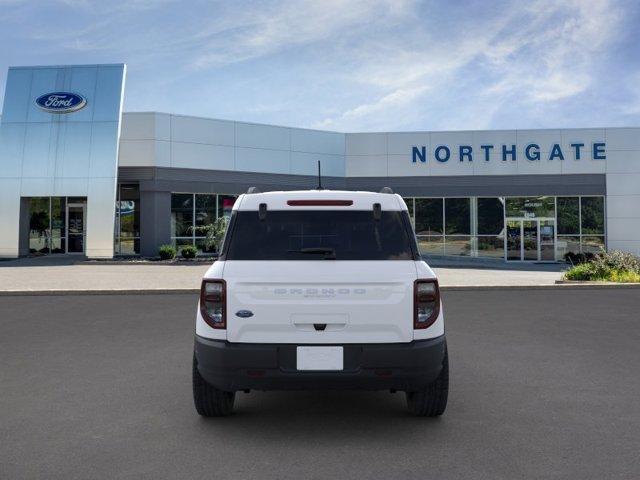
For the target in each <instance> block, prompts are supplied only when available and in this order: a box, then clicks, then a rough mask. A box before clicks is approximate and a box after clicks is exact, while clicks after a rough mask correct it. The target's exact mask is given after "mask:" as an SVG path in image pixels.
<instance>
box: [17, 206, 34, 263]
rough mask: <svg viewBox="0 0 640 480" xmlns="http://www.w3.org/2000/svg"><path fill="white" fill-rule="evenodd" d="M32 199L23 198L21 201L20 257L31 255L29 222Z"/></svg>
mask: <svg viewBox="0 0 640 480" xmlns="http://www.w3.org/2000/svg"><path fill="white" fill-rule="evenodd" d="M30 200H31V199H30V198H27V197H22V198H21V199H20V227H19V228H20V230H19V234H18V255H20V256H21V257H22V256H26V255H29V231H30V228H29V222H30V220H31V215H30V212H29V206H30Z"/></svg>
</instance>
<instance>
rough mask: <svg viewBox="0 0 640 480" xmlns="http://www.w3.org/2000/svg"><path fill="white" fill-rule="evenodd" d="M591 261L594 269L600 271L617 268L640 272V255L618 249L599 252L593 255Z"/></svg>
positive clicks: (624, 270)
mask: <svg viewBox="0 0 640 480" xmlns="http://www.w3.org/2000/svg"><path fill="white" fill-rule="evenodd" d="M592 263H593V264H594V265H595V268H596V270H597V271H600V272H606V271H609V270H618V271H623V272H634V273H640V257H636V256H635V255H633V254H631V253H627V252H620V251H618V250H613V251H611V252H602V253H599V254H597V255H596V256H595V258H594V259H593V261H592Z"/></svg>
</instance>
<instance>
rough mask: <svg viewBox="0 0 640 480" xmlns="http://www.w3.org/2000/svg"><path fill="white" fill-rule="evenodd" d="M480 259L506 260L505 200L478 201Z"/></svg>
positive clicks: (478, 246)
mask: <svg viewBox="0 0 640 480" xmlns="http://www.w3.org/2000/svg"><path fill="white" fill-rule="evenodd" d="M476 245H477V252H478V257H488V258H504V198H498V197H496V198H478V199H477V240H476Z"/></svg>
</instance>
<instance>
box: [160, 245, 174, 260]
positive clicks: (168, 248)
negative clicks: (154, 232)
mask: <svg viewBox="0 0 640 480" xmlns="http://www.w3.org/2000/svg"><path fill="white" fill-rule="evenodd" d="M158 255H160V258H161V259H162V260H171V259H172V258H175V256H176V249H175V248H174V247H173V245H160V246H159V247H158Z"/></svg>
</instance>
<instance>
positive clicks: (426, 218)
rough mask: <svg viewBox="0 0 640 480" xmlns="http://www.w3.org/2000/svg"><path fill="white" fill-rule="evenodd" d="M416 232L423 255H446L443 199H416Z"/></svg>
mask: <svg viewBox="0 0 640 480" xmlns="http://www.w3.org/2000/svg"><path fill="white" fill-rule="evenodd" d="M414 208H415V212H414V213H415V230H416V237H417V240H418V248H419V249H420V253H422V254H423V255H437V256H441V255H444V202H443V199H442V198H416V199H415V206H414Z"/></svg>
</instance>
